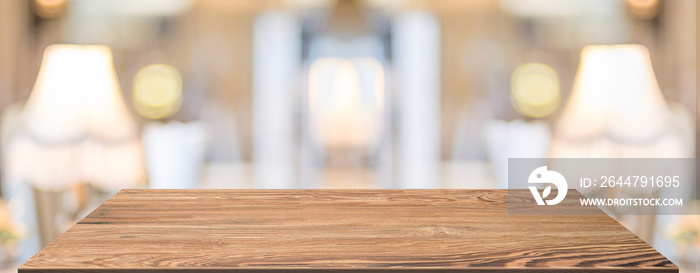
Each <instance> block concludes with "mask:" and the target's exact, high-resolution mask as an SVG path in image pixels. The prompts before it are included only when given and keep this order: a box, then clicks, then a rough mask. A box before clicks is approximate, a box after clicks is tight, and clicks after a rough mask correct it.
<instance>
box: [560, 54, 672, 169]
mask: <svg viewBox="0 0 700 273" xmlns="http://www.w3.org/2000/svg"><path fill="white" fill-rule="evenodd" d="M673 117H674V115H673V113H672V112H671V110H670V108H669V107H668V105H667V104H666V101H665V100H664V97H663V95H662V93H661V89H660V88H659V84H658V82H657V81H656V77H655V76H654V70H653V68H652V65H651V60H650V57H649V52H648V50H647V48H646V47H644V46H643V45H594V46H586V47H585V48H584V49H583V51H582V53H581V62H580V64H579V68H578V72H577V74H576V78H575V79H574V85H573V89H572V91H571V95H570V96H569V101H568V103H567V105H566V107H565V108H564V111H563V112H562V115H561V117H560V118H559V120H558V121H557V127H556V136H555V140H554V142H553V143H552V145H553V147H552V156H553V157H638V156H641V157H659V156H660V157H681V156H682V155H683V154H684V153H685V152H684V151H685V149H683V148H682V147H683V145H684V144H683V141H682V138H679V135H678V128H679V127H677V126H678V124H677V123H676V122H675V121H674V120H673ZM679 147H680V148H679ZM645 149H653V150H651V151H652V152H647V153H644V150H645Z"/></svg>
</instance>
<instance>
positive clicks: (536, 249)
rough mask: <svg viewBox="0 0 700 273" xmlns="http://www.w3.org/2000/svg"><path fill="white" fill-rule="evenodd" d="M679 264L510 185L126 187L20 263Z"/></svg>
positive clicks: (92, 266) (490, 268) (171, 266)
mask: <svg viewBox="0 0 700 273" xmlns="http://www.w3.org/2000/svg"><path fill="white" fill-rule="evenodd" d="M167 270H179V271H195V270H196V271H200V270H201V271H204V270H207V272H226V271H236V272H264V271H278V272H331V271H336V272H349V271H354V270H358V271H363V272H448V271H450V272H456V271H465V272H496V271H514V272H515V271H521V272H539V271H546V270H549V271H550V272H589V271H590V272H677V271H678V269H677V268H676V266H675V265H673V264H672V263H671V262H670V261H669V260H667V259H666V258H665V257H663V256H662V255H661V254H659V253H658V252H657V251H656V250H654V249H653V248H652V247H650V246H649V245H648V244H646V243H644V242H643V241H642V240H640V239H639V238H637V237H636V236H635V235H633V234H632V233H631V232H629V231H628V230H627V229H625V228H624V227H623V226H621V225H620V224H618V223H617V222H616V221H614V220H613V219H612V218H610V217H609V216H606V215H581V216H571V215H569V216H561V215H559V216H558V215H546V216H538V215H529V216H523V215H518V216H514V215H511V216H509V215H508V212H507V192H506V190H123V191H121V192H119V193H118V194H116V195H115V196H113V197H112V198H111V199H109V200H108V201H107V202H105V203H104V204H103V205H102V206H100V207H99V208H97V209H96V210H95V211H93V212H92V213H91V214H90V215H89V216H87V217H85V219H83V220H82V221H80V222H79V223H78V224H76V225H75V226H73V227H72V228H71V229H70V230H68V231H67V232H66V233H64V234H63V235H61V236H60V237H59V238H58V239H57V240H56V241H54V242H53V243H51V244H50V245H49V246H47V247H46V248H44V249H43V250H42V251H41V252H39V253H38V254H37V255H36V256H34V257H33V258H31V259H30V260H29V261H27V262H26V263H25V264H24V265H22V266H21V267H20V269H19V272H74V271H79V272H162V271H167Z"/></svg>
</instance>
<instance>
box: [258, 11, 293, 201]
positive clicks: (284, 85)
mask: <svg viewBox="0 0 700 273" xmlns="http://www.w3.org/2000/svg"><path fill="white" fill-rule="evenodd" d="M300 67H301V27H300V23H299V20H298V18H297V17H296V16H295V15H294V14H293V13H291V12H288V11H271V12H266V13H263V14H260V15H259V16H258V17H257V18H256V19H255V23H254V27H253V161H254V175H255V179H256V186H257V187H259V188H264V189H270V188H296V187H298V182H297V179H296V177H297V172H296V170H297V168H296V166H297V161H298V156H297V153H296V151H295V147H296V146H297V145H296V143H297V142H296V137H295V128H296V125H297V124H298V122H296V119H295V116H296V115H295V108H294V107H295V105H296V102H297V100H296V98H297V91H298V90H297V88H296V87H297V86H298V84H297V83H298V82H297V80H298V76H299V68H300Z"/></svg>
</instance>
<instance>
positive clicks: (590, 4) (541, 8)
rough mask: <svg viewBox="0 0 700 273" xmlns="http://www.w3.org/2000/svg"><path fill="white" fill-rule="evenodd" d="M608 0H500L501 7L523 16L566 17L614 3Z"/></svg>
mask: <svg viewBox="0 0 700 273" xmlns="http://www.w3.org/2000/svg"><path fill="white" fill-rule="evenodd" d="M611 2H615V1H608V0H585V1H580V0H499V4H500V5H501V8H502V9H503V10H504V11H506V12H508V13H510V14H513V15H517V16H522V17H566V16H573V15H578V14H582V13H586V12H587V11H595V10H601V6H605V5H608V6H609V5H612V4H614V3H611Z"/></svg>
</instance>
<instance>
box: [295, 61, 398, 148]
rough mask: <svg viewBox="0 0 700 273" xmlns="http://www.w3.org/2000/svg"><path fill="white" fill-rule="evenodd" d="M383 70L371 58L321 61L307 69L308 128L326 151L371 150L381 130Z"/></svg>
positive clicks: (315, 62)
mask: <svg viewBox="0 0 700 273" xmlns="http://www.w3.org/2000/svg"><path fill="white" fill-rule="evenodd" d="M384 89H385V88H384V71H383V69H382V65H381V64H380V63H379V61H377V60H375V59H370V58H358V59H341V58H320V59H317V60H316V61H314V62H313V63H312V64H311V68H310V69H309V94H308V100H309V123H310V124H309V126H310V128H311V136H312V138H313V139H314V140H316V142H317V143H320V144H321V145H323V146H326V147H329V148H351V149H353V148H354V149H357V148H359V149H362V148H371V147H372V146H373V145H374V144H376V143H375V142H376V140H378V139H379V136H380V135H381V133H382V129H383V125H384V123H383V111H384Z"/></svg>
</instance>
